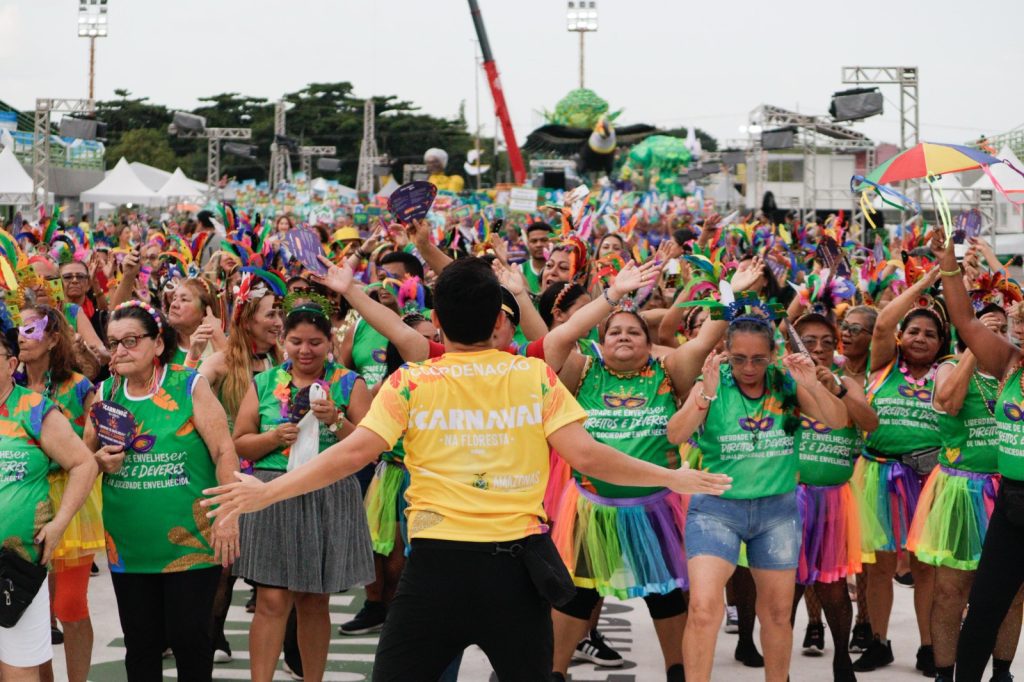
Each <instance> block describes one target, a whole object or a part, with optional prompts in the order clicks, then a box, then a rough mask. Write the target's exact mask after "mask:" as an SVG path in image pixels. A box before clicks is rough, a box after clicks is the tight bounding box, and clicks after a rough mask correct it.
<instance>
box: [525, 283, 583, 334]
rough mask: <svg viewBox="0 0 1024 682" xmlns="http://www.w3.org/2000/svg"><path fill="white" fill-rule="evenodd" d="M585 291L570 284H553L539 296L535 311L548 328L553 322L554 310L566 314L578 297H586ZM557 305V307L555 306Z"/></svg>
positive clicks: (576, 285)
mask: <svg viewBox="0 0 1024 682" xmlns="http://www.w3.org/2000/svg"><path fill="white" fill-rule="evenodd" d="M586 293H587V290H586V289H584V288H583V287H581V286H580V285H579V284H572V283H570V282H555V283H554V284H552V285H551V286H549V287H548V288H547V289H545V290H544V292H543V293H542V294H541V295H540V299H539V300H538V301H537V309H538V311H539V312H540V316H541V319H543V320H544V324H546V325H547V326H548V327H550V326H551V325H552V323H553V322H554V321H555V308H558V310H561V311H562V312H563V313H564V312H568V310H569V308H571V307H572V305H573V303H575V302H576V301H578V300H579V298H580V296H584V295H586ZM556 303H557V304H558V305H557V306H556V305H555V304H556Z"/></svg>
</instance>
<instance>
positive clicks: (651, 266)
mask: <svg viewBox="0 0 1024 682" xmlns="http://www.w3.org/2000/svg"><path fill="white" fill-rule="evenodd" d="M658 269H659V268H658V265H657V264H655V263H654V262H653V261H651V262H647V263H644V264H643V265H641V266H639V267H638V266H637V265H636V264H635V263H633V262H629V263H627V264H626V265H625V267H623V268H622V271H621V272H619V274H618V275H616V277H615V281H614V282H612V284H611V286H610V287H608V290H607V294H608V295H607V296H605V295H600V296H597V297H596V298H594V300H592V301H591V302H590V303H588V304H587V305H585V306H583V307H582V308H580V309H579V310H577V311H576V312H575V313H573V314H572V316H571V317H570V318H569V319H568V320H566V321H565V322H563V323H562V324H560V325H558V326H557V327H555V328H554V329H553V330H551V331H550V332H548V334H547V336H545V337H544V361H545V362H546V363H547V364H548V366H549V367H551V368H552V369H553V370H555V371H556V372H559V371H561V369H562V366H563V365H564V364H565V361H566V359H567V358H568V357H569V355H570V354H571V353H572V352H573V351H574V350H575V347H576V342H577V341H578V340H579V339H582V338H583V337H584V336H586V335H587V334H589V333H590V330H591V329H593V328H594V327H596V326H597V325H598V324H600V322H601V320H603V319H604V318H606V317H607V316H608V315H609V314H610V313H611V312H612V310H614V307H613V305H612V304H613V303H615V304H617V303H618V302H619V301H621V300H622V299H623V298H625V297H626V296H627V295H629V294H630V293H632V292H634V291H636V290H637V289H642V288H643V287H645V286H648V285H649V284H651V283H652V282H654V281H655V280H656V279H657V277H658ZM609 299H610V300H609Z"/></svg>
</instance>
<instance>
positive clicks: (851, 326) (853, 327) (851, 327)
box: [839, 322, 874, 336]
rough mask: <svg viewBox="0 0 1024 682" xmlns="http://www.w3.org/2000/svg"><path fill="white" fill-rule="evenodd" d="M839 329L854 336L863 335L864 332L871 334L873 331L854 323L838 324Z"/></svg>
mask: <svg viewBox="0 0 1024 682" xmlns="http://www.w3.org/2000/svg"><path fill="white" fill-rule="evenodd" d="M839 329H840V330H841V331H844V332H850V333H851V334H853V335H854V336H857V335H858V334H863V333H864V332H867V333H868V334H871V333H872V332H873V331H874V330H873V329H868V328H867V327H865V326H864V325H862V324H857V323H855V322H853V323H850V322H840V323H839Z"/></svg>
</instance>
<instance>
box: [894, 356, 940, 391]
mask: <svg viewBox="0 0 1024 682" xmlns="http://www.w3.org/2000/svg"><path fill="white" fill-rule="evenodd" d="M938 367H939V365H938V363H933V364H932V367H931V369H929V370H928V373H927V374H925V375H924V376H923V377H921V378H920V379H915V378H914V375H913V374H911V373H910V368H909V367H908V366H907V363H906V362H904V361H903V360H902V359H901V360H900V374H902V375H903V380H904V381H906V382H907V383H908V384H910V385H911V386H914V387H916V388H924V386H925V384H927V383H928V382H929V381H931V380H932V379H934V378H935V372H936V370H938Z"/></svg>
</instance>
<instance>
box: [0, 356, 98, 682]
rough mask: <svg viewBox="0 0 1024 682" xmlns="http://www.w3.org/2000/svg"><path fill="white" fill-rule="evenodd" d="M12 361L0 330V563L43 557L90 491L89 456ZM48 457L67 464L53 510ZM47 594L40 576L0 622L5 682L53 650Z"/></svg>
mask: <svg viewBox="0 0 1024 682" xmlns="http://www.w3.org/2000/svg"><path fill="white" fill-rule="evenodd" d="M17 366H18V359H17V350H16V349H15V347H14V345H13V344H12V343H11V342H10V341H8V340H7V339H6V338H4V337H2V336H0V404H2V407H0V452H2V453H3V459H2V461H0V508H2V509H3V510H4V513H3V514H2V515H0V539H2V541H3V549H4V553H3V555H0V565H4V564H7V563H11V564H18V563H20V562H32V563H36V564H46V563H47V562H49V561H50V559H51V557H52V556H53V552H54V550H55V549H56V548H57V546H58V545H59V544H60V542H61V537H62V536H63V534H64V531H65V529H66V528H67V527H68V525H69V524H70V523H71V521H72V519H73V518H74V516H75V514H76V513H77V512H78V510H79V509H80V508H81V507H82V504H83V503H84V502H85V500H86V498H87V497H88V495H89V490H90V488H91V487H92V484H93V481H94V480H95V479H96V471H97V470H96V463H95V462H94V461H93V459H92V456H91V453H90V452H89V450H88V448H86V447H85V445H84V444H83V443H82V441H81V439H79V438H78V436H77V435H76V434H75V431H74V429H72V428H71V424H70V423H69V422H68V420H67V417H65V416H64V415H63V414H61V411H60V410H59V409H58V408H57V406H56V405H55V404H54V403H53V401H51V400H50V399H49V398H46V397H44V396H42V395H40V394H38V393H34V392H32V391H30V390H29V389H27V388H24V387H22V386H18V385H17V384H15V383H14V370H15V368H17ZM51 461H52V462H56V463H57V465H59V466H60V467H61V468H62V469H64V470H66V471H67V472H68V479H67V485H66V487H65V488H64V495H63V497H62V498H61V501H60V507H59V508H58V509H57V510H56V513H54V509H53V506H52V504H51V503H50V499H49V496H50V486H49V484H48V483H47V474H48V473H49V470H50V464H51ZM49 596H50V595H49V590H48V588H47V586H46V580H45V579H43V580H42V583H41V584H40V585H39V587H38V591H37V592H36V593H35V596H34V597H33V598H32V600H31V602H30V603H29V604H28V607H27V608H26V609H25V611H24V612H23V613H22V614H21V615H20V617H19V618H18V619H17V622H16V623H15V624H14V626H13V627H5V628H0V679H3V680H4V682H8V681H11V682H16V681H21V680H38V679H39V677H38V667H39V666H40V665H42V664H44V663H46V662H47V661H49V660H50V659H51V658H52V657H53V648H52V646H51V644H50V599H49ZM0 608H3V607H2V606H0Z"/></svg>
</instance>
